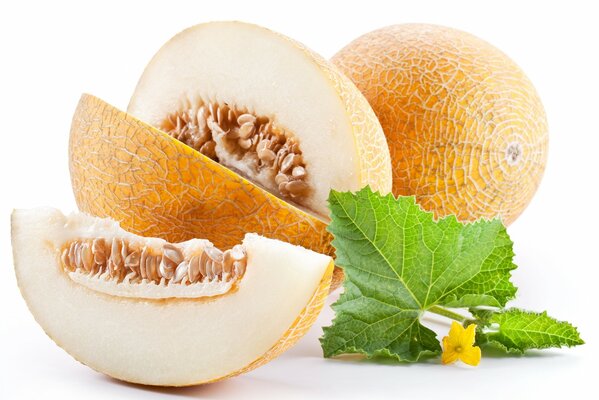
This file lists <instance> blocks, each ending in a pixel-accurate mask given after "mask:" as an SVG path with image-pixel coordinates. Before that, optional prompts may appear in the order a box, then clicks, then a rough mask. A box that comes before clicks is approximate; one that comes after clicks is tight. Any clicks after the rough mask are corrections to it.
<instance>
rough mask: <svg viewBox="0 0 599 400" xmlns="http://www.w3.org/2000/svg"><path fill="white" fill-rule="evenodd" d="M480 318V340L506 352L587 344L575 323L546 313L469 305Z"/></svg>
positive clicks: (475, 315)
mask: <svg viewBox="0 0 599 400" xmlns="http://www.w3.org/2000/svg"><path fill="white" fill-rule="evenodd" d="M470 312H471V313H472V315H473V316H474V317H476V318H477V322H478V332H477V337H476V341H477V343H478V344H492V345H495V346H497V347H499V348H501V349H503V350H505V351H506V352H510V353H517V354H521V353H523V352H524V351H526V350H528V349H544V348H548V347H562V346H568V347H571V346H578V345H581V344H584V341H583V340H582V339H581V338H580V334H579V333H578V330H577V329H576V327H574V326H572V324H570V323H569V322H565V321H558V320H556V319H555V318H552V317H550V316H548V315H547V312H542V313H537V312H532V311H525V310H521V309H518V308H510V309H507V310H498V311H494V310H477V309H470Z"/></svg>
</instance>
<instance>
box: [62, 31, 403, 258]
mask: <svg viewBox="0 0 599 400" xmlns="http://www.w3.org/2000/svg"><path fill="white" fill-rule="evenodd" d="M128 111H129V113H130V114H125V113H123V112H120V111H118V110H116V109H115V108H113V107H111V106H109V105H107V104H106V103H104V102H102V101H100V100H98V99H95V98H93V97H91V96H87V95H84V96H83V98H82V100H81V102H80V105H79V107H78V109H77V111H76V113H75V116H74V118H73V126H72V129H71V141H70V170H71V176H72V182H73V189H74V193H75V197H76V199H77V204H78V205H79V207H80V208H81V210H82V211H86V212H89V213H92V214H94V215H99V216H111V217H113V218H115V219H117V220H118V221H120V222H121V224H122V226H123V227H124V228H125V229H128V230H130V231H132V232H134V233H138V234H144V235H150V236H159V237H163V238H165V239H167V240H170V241H180V240H186V239H189V238H191V237H196V236H199V235H205V236H206V237H207V238H209V239H210V240H212V241H213V242H214V243H215V244H216V245H218V246H225V247H226V246H230V245H232V244H234V243H236V242H238V241H239V240H240V239H241V237H243V234H244V232H248V231H250V232H257V233H259V234H264V235H267V236H269V237H273V238H276V239H281V240H285V241H288V242H290V243H293V244H298V245H302V246H305V247H308V248H310V249H312V250H315V251H318V252H323V253H327V254H332V247H331V246H330V236H329V234H328V233H327V232H326V231H325V228H326V222H327V219H328V211H327V204H326V199H327V196H328V193H329V191H330V189H331V188H333V189H336V190H358V189H360V188H362V187H363V186H366V185H370V186H371V187H372V188H373V189H374V190H379V191H381V192H383V193H388V192H389V191H390V190H391V181H392V179H391V162H390V157H389V150H388V148H387V144H386V140H385V136H384V134H383V131H382V128H381V126H380V124H379V122H378V120H377V119H376V116H375V114H374V112H373V111H372V109H371V108H370V105H369V104H368V102H367V101H366V99H365V98H364V96H362V94H361V93H360V92H359V91H358V90H357V88H356V87H355V86H354V85H353V83H351V82H350V81H349V80H348V79H347V78H346V77H345V76H343V75H342V74H341V73H339V72H338V71H337V69H336V68H335V67H333V66H332V65H331V64H330V63H329V62H327V61H326V60H324V59H323V58H322V57H320V56H318V55H316V54H315V53H313V52H311V51H310V50H308V49H307V48H305V47H304V46H303V45H301V44H299V43H297V42H295V41H293V40H291V39H289V38H287V37H284V36H282V35H280V34H277V33H274V32H272V31H270V30H267V29H264V28H261V27H258V26H255V25H250V24H245V23H239V22H220V23H208V24H202V25H198V26H195V27H192V28H190V29H187V30H186V31H183V32H181V33H180V34H178V35H176V36H175V37H174V38H173V39H171V40H170V41H169V42H168V43H167V44H165V45H164V46H163V47H162V48H161V49H160V51H159V52H158V53H157V54H156V55H155V56H154V58H153V59H152V61H151V62H150V63H149V65H148V67H147V68H146V70H145V72H144V74H143V76H142V77H141V79H140V81H139V83H138V85H137V88H136V90H135V93H134V95H133V97H132V99H131V102H130V105H129V108H128ZM142 121H144V122H142ZM146 123H147V124H146Z"/></svg>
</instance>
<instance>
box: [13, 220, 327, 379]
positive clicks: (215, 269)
mask: <svg viewBox="0 0 599 400" xmlns="http://www.w3.org/2000/svg"><path fill="white" fill-rule="evenodd" d="M98 240H102V241H103V242H102V243H105V245H104V246H103V247H97V246H96V247H93V246H95V244H97V243H96V242H94V241H98ZM92 242H93V243H94V245H92V244H91V243H92ZM12 243H13V254H14V261H15V271H16V276H17V280H18V284H19V287H20V289H21V293H22V294H23V297H24V298H25V300H26V302H27V305H28V306H29V309H30V310H31V312H32V314H33V315H34V317H35V319H36V320H37V322H38V323H39V324H40V325H41V326H42V328H43V329H44V330H45V332H46V333H47V334H48V335H49V336H50V337H51V338H52V339H53V340H54V341H55V342H56V343H57V344H58V345H59V346H61V347H62V348H63V349H64V350H66V351H67V352H68V353H69V354H71V355H72V356H73V357H74V358H75V359H77V360H79V361H80V362H82V363H84V364H86V365H88V366H89V367H91V368H93V369H94V370H97V371H99V372H102V373H105V374H107V375H110V376H112V377H115V378H117V379H121V380H125V381H129V382H135V383H141V384H149V385H164V386H185V385H192V384H200V383H207V382H212V381H215V380H220V379H224V378H226V377H229V376H233V375H237V374H239V373H242V372H245V371H248V370H250V369H253V368H255V367H257V366H259V365H261V364H263V363H265V362H267V361H269V360H270V359H272V358H274V357H276V356H277V355H278V354H280V353H281V352H282V351H284V350H285V349H287V348H288V347H289V346H291V345H292V344H293V343H295V341H297V340H298V339H299V338H300V337H301V336H302V335H303V334H304V333H305V332H306V331H307V330H308V328H309V327H310V326H311V324H312V323H313V322H314V320H315V319H316V316H317V315H318V313H319V311H320V309H321V308H322V305H323V302H324V299H325V297H326V295H327V294H328V290H329V285H330V279H331V275H332V271H333V263H332V260H331V258H330V257H328V256H324V255H321V254H318V253H315V252H312V251H310V250H306V249H304V248H301V247H299V246H293V245H290V244H288V243H284V242H280V241H278V240H273V239H267V238H264V237H261V236H258V235H256V234H248V235H246V237H245V239H244V240H243V242H242V243H241V244H240V245H238V247H236V248H235V249H232V250H230V251H228V252H227V251H225V252H224V253H223V252H219V250H218V249H216V248H215V247H214V246H213V245H212V244H211V243H210V242H209V241H207V240H200V239H194V240H190V241H187V242H184V243H177V244H170V243H167V242H165V241H164V240H162V239H157V238H145V237H140V236H137V235H133V234H130V233H127V232H126V231H124V230H123V229H121V228H120V227H119V226H118V224H117V223H116V222H114V221H113V220H110V219H100V218H97V217H91V216H89V215H86V214H82V213H80V214H72V215H69V216H65V215H63V214H62V213H61V212H60V211H58V210H56V209H51V208H42V209H32V210H15V211H14V212H13V215H12ZM73 243H74V244H73ZM110 243H112V245H111V244H110ZM115 243H116V244H118V243H124V245H121V246H122V247H119V246H118V245H115ZM86 246H87V247H86ZM115 246H117V247H115ZM92 248H93V249H95V250H97V252H95V253H93V254H94V257H95V258H92V257H91V256H89V251H91V249H92ZM73 249H75V250H73ZM98 249H104V250H98ZM111 249H112V253H111ZM115 249H116V250H115ZM123 249H125V250H123ZM136 249H137V250H136ZM141 249H143V251H142V252H141V253H142V254H145V253H147V254H151V255H153V256H154V257H157V258H161V259H162V260H163V261H162V262H157V263H156V264H152V263H151V262H149V261H148V260H150V258H151V256H150V255H148V256H147V257H146V258H145V260H146V261H143V260H144V256H143V255H142V261H141V264H140V261H139V258H136V257H134V255H132V253H134V252H135V251H138V250H141ZM144 252H145V253H144ZM99 253H102V254H105V255H99ZM206 254H208V255H210V257H212V258H213V259H214V260H218V261H211V259H210V258H206V259H205V260H204V261H202V262H203V264H197V262H198V261H197V260H203V259H202V256H205V255H206ZM214 254H216V256H214ZM69 257H70V258H69ZM98 257H100V258H101V260H100V261H99V259H98ZM194 257H196V258H194ZM227 257H229V258H227ZM65 259H66V261H65ZM89 260H94V261H93V263H92V264H91V265H92V266H91V267H90V264H89ZM102 260H104V261H102ZM115 260H116V261H115ZM168 260H175V261H176V263H178V265H179V266H181V265H184V266H185V268H179V267H176V268H174V267H173V268H171V270H170V272H169V269H168V268H169V267H168V265H167V264H168V263H166V261H168ZM194 260H196V264H195V265H203V267H201V266H200V267H196V269H197V268H199V269H197V270H196V275H195V276H194V277H192V273H191V272H189V271H192V270H193V267H191V265H194ZM227 260H228V261H227ZM231 260H233V261H231ZM235 260H238V261H235ZM239 260H243V263H241V261H239ZM98 261H99V262H100V264H98V263H97V262H98ZM102 262H103V264H102ZM235 262H236V264H235ZM136 263H137V264H136ZM186 263H187V264H186ZM133 265H136V266H133ZM140 265H141V268H140ZM144 265H146V266H147V270H146V271H145V273H144V272H143V268H144V267H143V266H144ZM227 265H229V267H227ZM232 265H234V267H232ZM128 266H129V267H128ZM186 268H188V269H186ZM123 270H126V271H125V272H123ZM140 270H142V272H141V273H140ZM181 270H183V271H186V273H185V275H181V274H179V272H180V271H181ZM200 270H201V272H198V271H200ZM187 272H189V273H187ZM141 275H144V276H145V278H143V279H142V277H141ZM146 275H147V276H146ZM179 275H181V276H184V277H183V279H182V280H181V279H180V278H181V276H179ZM165 277H168V279H165ZM188 277H189V278H188ZM84 278H85V279H84ZM119 287H120V288H119Z"/></svg>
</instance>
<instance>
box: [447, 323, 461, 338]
mask: <svg viewBox="0 0 599 400" xmlns="http://www.w3.org/2000/svg"><path fill="white" fill-rule="evenodd" d="M462 332H464V327H463V326H462V325H460V324H459V323H457V322H456V321H452V322H451V328H449V338H450V339H454V340H459V338H460V335H461V334H462Z"/></svg>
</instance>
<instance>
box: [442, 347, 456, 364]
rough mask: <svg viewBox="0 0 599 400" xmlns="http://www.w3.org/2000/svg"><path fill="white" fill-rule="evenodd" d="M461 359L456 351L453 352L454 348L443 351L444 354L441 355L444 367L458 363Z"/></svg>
mask: <svg viewBox="0 0 599 400" xmlns="http://www.w3.org/2000/svg"><path fill="white" fill-rule="evenodd" d="M458 358H459V354H458V353H456V352H455V351H453V348H449V349H446V350H443V354H442V355H441V362H442V363H443V364H444V365H447V364H452V363H454V362H456V361H457V360H458Z"/></svg>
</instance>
